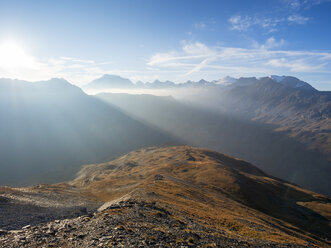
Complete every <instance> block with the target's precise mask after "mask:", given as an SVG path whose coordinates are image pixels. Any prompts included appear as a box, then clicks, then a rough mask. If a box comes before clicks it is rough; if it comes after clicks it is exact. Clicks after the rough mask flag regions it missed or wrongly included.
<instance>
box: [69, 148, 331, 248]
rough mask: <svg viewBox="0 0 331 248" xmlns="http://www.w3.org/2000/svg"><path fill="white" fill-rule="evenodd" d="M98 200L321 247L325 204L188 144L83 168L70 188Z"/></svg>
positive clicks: (329, 204)
mask: <svg viewBox="0 0 331 248" xmlns="http://www.w3.org/2000/svg"><path fill="white" fill-rule="evenodd" d="M69 184H70V185H71V186H74V187H78V188H81V190H82V191H83V192H85V194H86V195H87V196H89V197H92V198H96V199H98V200H102V201H111V200H117V199H119V198H120V199H122V200H128V199H135V200H138V201H151V202H157V203H158V204H163V205H164V206H166V207H167V208H168V209H169V210H171V211H172V212H173V213H176V215H178V217H179V218H185V216H190V217H191V218H194V219H195V220H197V221H199V223H203V224H204V225H206V226H208V227H213V228H215V229H217V230H226V233H227V235H233V236H235V237H245V238H253V239H262V240H270V241H276V242H291V243H293V242H294V243H297V244H306V241H307V240H309V241H312V240H315V241H314V242H317V240H319V242H322V243H318V244H323V243H324V244H325V245H326V243H325V242H326V241H325V239H326V238H330V236H329V235H330V231H331V229H330V211H331V200H330V199H329V198H327V197H325V196H323V195H320V194H316V193H313V192H311V191H308V190H305V189H302V188H300V187H298V186H295V185H293V184H290V183H287V182H285V181H282V180H279V179H277V178H272V177H269V176H268V175H266V174H265V173H264V172H262V171H261V170H259V169H258V168H257V167H255V166H253V165H251V164H249V163H247V162H244V161H242V160H238V159H235V158H232V157H229V156H226V155H223V154H221V153H217V152H214V151H211V150H207V149H198V148H194V147H188V146H181V147H167V148H148V149H141V150H137V151H134V152H131V153H129V154H127V155H125V156H122V157H120V158H118V159H116V160H113V161H110V162H108V163H103V164H95V165H87V166H85V167H84V168H83V169H82V170H81V171H80V172H79V174H78V177H77V178H76V179H75V180H74V181H72V182H71V183H69Z"/></svg>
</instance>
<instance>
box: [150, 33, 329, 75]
mask: <svg viewBox="0 0 331 248" xmlns="http://www.w3.org/2000/svg"><path fill="white" fill-rule="evenodd" d="M283 44H284V41H283V40H280V41H277V40H276V39H275V38H274V37H270V38H269V39H267V40H266V42H265V44H262V45H259V46H258V47H256V48H252V49H245V48H236V47H208V46H207V45H205V44H203V43H201V42H194V43H184V42H182V49H181V50H180V51H177V52H176V51H172V52H170V53H158V54H155V55H153V56H151V57H150V60H149V61H148V63H147V64H148V66H150V67H157V68H159V69H168V68H177V69H179V70H184V71H185V70H186V73H185V74H184V75H192V74H197V73H201V72H206V71H210V70H226V71H229V72H230V73H231V71H232V72H238V71H241V72H242V73H245V72H250V73H254V72H256V73H262V72H265V73H267V72H276V71H280V70H281V71H282V72H283V73H286V72H288V73H289V72H305V73H313V72H324V73H331V71H330V70H329V69H328V68H329V66H330V65H331V63H330V62H331V54H330V53H328V52H314V51H291V50H279V49H278V50H272V48H279V47H281V46H282V45H283Z"/></svg>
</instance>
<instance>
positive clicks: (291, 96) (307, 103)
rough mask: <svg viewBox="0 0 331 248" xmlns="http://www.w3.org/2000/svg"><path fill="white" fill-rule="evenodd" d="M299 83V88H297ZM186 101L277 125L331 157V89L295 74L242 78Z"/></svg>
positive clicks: (279, 129)
mask: <svg viewBox="0 0 331 248" xmlns="http://www.w3.org/2000/svg"><path fill="white" fill-rule="evenodd" d="M296 86H297V87H296ZM186 100H187V101H191V102H194V103H196V104H199V105H202V106H204V107H207V108H208V109H212V110H214V111H217V112H226V113H229V114H231V115H236V116H239V117H241V118H244V117H245V118H246V119H250V120H256V121H259V122H261V123H267V124H273V125H275V128H274V129H275V130H276V131H283V132H287V133H288V136H290V137H293V138H294V139H296V140H297V141H299V142H301V143H302V144H304V145H305V146H306V147H308V148H309V149H311V150H318V151H319V152H321V153H323V154H324V155H325V156H327V157H328V158H329V159H331V150H330V149H331V148H330V147H331V146H330V144H331V135H330V132H331V112H330V111H331V92H329V91H318V90H315V89H314V88H313V87H311V86H310V85H309V84H307V83H305V82H303V81H300V80H299V79H297V78H294V77H282V80H280V81H279V82H278V81H276V80H275V79H272V78H270V77H265V78H261V79H258V80H257V79H256V78H241V79H238V80H237V81H236V82H235V83H233V84H231V85H230V86H227V87H222V88H218V89H212V90H205V91H201V92H199V94H196V95H194V97H191V98H187V99H186Z"/></svg>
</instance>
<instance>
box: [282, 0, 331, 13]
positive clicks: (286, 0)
mask: <svg viewBox="0 0 331 248" xmlns="http://www.w3.org/2000/svg"><path fill="white" fill-rule="evenodd" d="M279 2H280V3H282V4H283V5H284V6H285V7H287V8H288V9H290V10H292V11H299V10H303V9H309V8H311V7H313V6H314V5H319V4H323V3H327V2H331V0H279Z"/></svg>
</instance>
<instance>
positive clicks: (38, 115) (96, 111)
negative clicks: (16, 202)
mask: <svg viewBox="0 0 331 248" xmlns="http://www.w3.org/2000/svg"><path fill="white" fill-rule="evenodd" d="M0 120H1V122H0V158H1V161H0V184H1V185H6V184H9V185H16V186H17V185H26V184H36V183H54V182H59V181H63V180H68V179H70V178H72V177H73V176H74V174H75V173H76V172H77V170H78V169H79V167H80V166H81V165H82V164H84V163H94V162H103V161H107V160H109V159H111V158H114V157H117V156H119V155H121V154H124V153H127V152H129V151H131V150H133V149H137V148H139V147H144V146H151V145H162V144H169V143H170V144H175V143H176V142H175V141H174V139H172V138H171V137H169V136H168V135H167V134H165V133H163V132H160V131H159V130H156V129H154V128H151V127H149V126H146V125H144V124H142V123H140V122H138V121H136V120H133V119H132V118H130V117H129V116H127V115H126V114H124V113H122V112H121V111H119V110H117V109H115V108H114V107H112V106H110V105H108V104H105V103H103V102H101V101H100V100H98V99H96V98H94V97H93V96H88V95H86V94H85V93H84V92H83V91H82V90H81V89H80V88H78V87H76V86H74V85H71V84H70V83H68V82H67V81H65V80H63V79H52V80H50V81H45V82H37V83H29V82H25V81H19V80H9V79H0Z"/></svg>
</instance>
